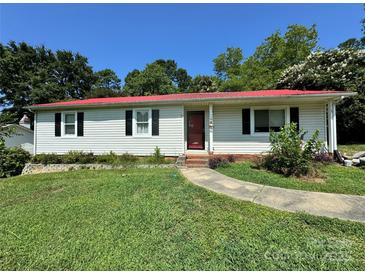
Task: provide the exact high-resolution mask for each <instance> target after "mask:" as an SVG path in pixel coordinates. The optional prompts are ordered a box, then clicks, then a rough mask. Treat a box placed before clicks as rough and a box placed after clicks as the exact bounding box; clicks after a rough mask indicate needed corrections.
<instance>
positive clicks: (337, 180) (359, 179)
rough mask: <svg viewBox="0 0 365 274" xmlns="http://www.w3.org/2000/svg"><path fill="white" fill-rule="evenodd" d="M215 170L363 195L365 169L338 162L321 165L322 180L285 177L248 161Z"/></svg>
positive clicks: (288, 185) (267, 181)
mask: <svg viewBox="0 0 365 274" xmlns="http://www.w3.org/2000/svg"><path fill="white" fill-rule="evenodd" d="M217 171H219V172H221V173H223V174H225V175H227V176H230V177H233V178H237V179H240V180H244V181H249V182H253V183H258V184H263V185H270V186H277V187H284V188H292V189H300V190H308V191H319V192H333V193H344V194H355V195H365V169H360V168H357V167H344V166H341V165H338V164H329V165H323V166H322V167H320V173H321V174H322V176H323V177H324V178H323V180H304V179H298V178H295V177H285V176H283V175H279V174H276V173H273V172H270V171H266V170H258V169H256V168H254V167H253V166H252V164H251V163H250V162H243V163H235V164H231V165H228V166H226V167H220V168H218V169H217Z"/></svg>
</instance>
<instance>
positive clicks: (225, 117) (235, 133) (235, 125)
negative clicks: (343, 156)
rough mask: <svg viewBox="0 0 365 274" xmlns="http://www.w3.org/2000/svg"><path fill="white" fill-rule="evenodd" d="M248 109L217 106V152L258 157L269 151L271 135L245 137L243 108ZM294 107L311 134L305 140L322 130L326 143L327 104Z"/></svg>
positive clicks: (301, 125) (215, 143) (215, 120)
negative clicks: (256, 155)
mask: <svg viewBox="0 0 365 274" xmlns="http://www.w3.org/2000/svg"><path fill="white" fill-rule="evenodd" d="M290 106H291V105H288V107H290ZM249 107H250V106H247V105H245V106H214V134H213V148H214V153H217V154H219V153H222V154H226V153H232V154H256V153H262V152H266V151H268V150H269V149H270V143H269V136H265V135H263V136H260V135H255V134H251V135H244V134H242V109H243V108H249ZM294 107H299V126H300V127H301V128H303V129H304V130H307V131H308V133H307V134H306V135H305V138H304V139H305V140H307V139H308V138H309V137H310V136H311V135H312V134H313V133H314V131H315V130H316V129H319V130H320V134H319V138H320V139H321V140H325V132H326V130H325V106H324V104H303V105H299V106H294ZM251 118H252V117H251ZM251 123H252V121H251ZM251 126H252V125H251Z"/></svg>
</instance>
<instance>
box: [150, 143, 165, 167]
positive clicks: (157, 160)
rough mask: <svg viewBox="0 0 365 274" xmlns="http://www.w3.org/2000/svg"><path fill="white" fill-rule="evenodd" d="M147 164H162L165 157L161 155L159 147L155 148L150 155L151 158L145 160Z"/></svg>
mask: <svg viewBox="0 0 365 274" xmlns="http://www.w3.org/2000/svg"><path fill="white" fill-rule="evenodd" d="M147 163H149V164H164V163H166V161H165V155H163V154H161V150H160V148H159V147H155V151H154V153H153V154H152V156H150V157H148V158H147Z"/></svg>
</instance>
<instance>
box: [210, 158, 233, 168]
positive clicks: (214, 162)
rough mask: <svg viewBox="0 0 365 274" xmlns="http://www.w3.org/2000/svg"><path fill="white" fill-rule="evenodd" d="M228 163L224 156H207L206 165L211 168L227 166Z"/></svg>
mask: <svg viewBox="0 0 365 274" xmlns="http://www.w3.org/2000/svg"><path fill="white" fill-rule="evenodd" d="M228 163H229V161H228V159H227V158H224V157H222V156H214V157H212V158H209V162H208V166H209V168H211V169H216V168H218V167H224V166H227V165H228Z"/></svg>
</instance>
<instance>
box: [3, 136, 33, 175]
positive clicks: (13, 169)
mask: <svg viewBox="0 0 365 274" xmlns="http://www.w3.org/2000/svg"><path fill="white" fill-rule="evenodd" d="M30 158H31V156H30V154H29V152H28V151H25V150H24V149H22V148H20V147H11V148H7V147H5V143H4V140H2V139H0V177H1V178H4V177H10V176H15V175H19V174H21V173H22V170H23V168H24V166H25V164H26V163H27V162H28V161H29V160H30Z"/></svg>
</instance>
